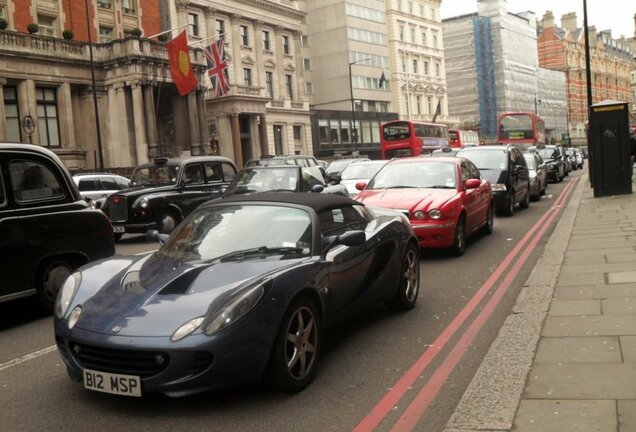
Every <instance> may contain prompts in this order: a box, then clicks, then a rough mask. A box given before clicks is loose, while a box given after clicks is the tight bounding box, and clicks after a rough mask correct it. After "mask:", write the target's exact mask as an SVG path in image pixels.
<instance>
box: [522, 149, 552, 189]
mask: <svg viewBox="0 0 636 432" xmlns="http://www.w3.org/2000/svg"><path fill="white" fill-rule="evenodd" d="M523 157H524V158H526V164H527V165H528V171H529V173H530V199H531V200H532V201H538V200H539V199H541V195H545V189H546V186H547V183H548V174H547V169H546V166H545V163H543V159H541V156H539V155H538V154H537V153H536V152H534V151H527V152H524V153H523Z"/></svg>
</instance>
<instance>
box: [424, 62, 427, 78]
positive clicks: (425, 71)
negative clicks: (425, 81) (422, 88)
mask: <svg viewBox="0 0 636 432" xmlns="http://www.w3.org/2000/svg"><path fill="white" fill-rule="evenodd" d="M424 75H428V62H427V61H425V62H424Z"/></svg>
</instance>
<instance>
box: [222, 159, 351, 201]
mask: <svg viewBox="0 0 636 432" xmlns="http://www.w3.org/2000/svg"><path fill="white" fill-rule="evenodd" d="M268 191H270V192H323V193H335V194H340V195H344V196H349V193H348V191H347V188H346V186H344V185H340V184H335V185H332V184H329V183H327V181H326V180H325V178H324V177H323V173H322V170H321V169H320V167H318V166H313V167H301V166H296V165H273V166H253V167H247V168H243V169H241V170H240V171H239V172H238V174H237V175H236V177H235V178H234V180H232V182H231V183H230V185H229V186H228V187H227V190H226V191H225V193H224V196H229V195H233V194H240V193H254V192H268Z"/></svg>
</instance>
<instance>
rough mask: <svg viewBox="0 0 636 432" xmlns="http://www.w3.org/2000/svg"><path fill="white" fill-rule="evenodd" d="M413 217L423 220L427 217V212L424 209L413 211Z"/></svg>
mask: <svg viewBox="0 0 636 432" xmlns="http://www.w3.org/2000/svg"><path fill="white" fill-rule="evenodd" d="M413 217H414V218H415V219H419V220H422V219H424V218H425V217H426V214H425V213H424V212H423V211H421V210H418V211H416V212H415V213H413Z"/></svg>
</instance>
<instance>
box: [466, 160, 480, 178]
mask: <svg viewBox="0 0 636 432" xmlns="http://www.w3.org/2000/svg"><path fill="white" fill-rule="evenodd" d="M466 164H467V165H468V169H469V170H470V178H474V179H477V180H481V173H480V172H479V168H477V166H475V164H474V163H472V162H470V161H468V162H466Z"/></svg>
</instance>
